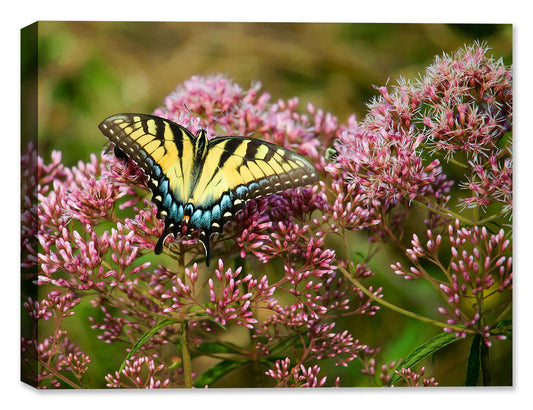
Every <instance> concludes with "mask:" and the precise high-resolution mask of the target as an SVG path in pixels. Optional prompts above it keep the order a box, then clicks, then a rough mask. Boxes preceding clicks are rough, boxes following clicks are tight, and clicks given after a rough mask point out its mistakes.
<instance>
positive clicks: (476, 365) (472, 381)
mask: <svg viewBox="0 0 533 410" xmlns="http://www.w3.org/2000/svg"><path fill="white" fill-rule="evenodd" d="M482 343H483V338H482V337H481V335H475V336H474V340H472V347H470V354H469V355H468V366H467V368H466V381H465V386H476V385H477V381H478V379H479V371H480V369H481V359H480V356H479V355H480V352H481V344H482Z"/></svg>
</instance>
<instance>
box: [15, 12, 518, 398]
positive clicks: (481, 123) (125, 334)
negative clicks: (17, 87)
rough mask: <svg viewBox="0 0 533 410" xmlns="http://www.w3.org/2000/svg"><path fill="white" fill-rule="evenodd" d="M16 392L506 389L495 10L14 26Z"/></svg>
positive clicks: (503, 141)
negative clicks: (472, 15) (434, 17)
mask: <svg viewBox="0 0 533 410" xmlns="http://www.w3.org/2000/svg"><path fill="white" fill-rule="evenodd" d="M21 47H22V48H21V97H22V98H21V118H22V123H21V132H22V135H21V154H22V157H21V305H22V310H21V311H22V313H21V329H20V333H21V335H20V336H21V354H20V355H21V374H20V377H21V380H22V381H23V382H24V383H27V384H29V385H31V386H33V387H36V388H39V389H117V388H121V389H151V388H165V389H181V388H285V387H300V388H309V387H320V388H326V387H342V388H346V387H350V388H354V387H392V386H394V387H429V388H432V387H435V386H454V387H457V386H511V385H512V384H513V369H512V353H513V349H512V347H513V345H512V272H513V264H512V245H513V243H512V242H513V241H512V234H513V231H512V212H513V186H512V171H513V155H512V125H513V120H512V112H513V69H512V26H511V25H506V24H486V25H479V24H478V25H473V24H472V25H469V24H462V25H453V24H358V23H353V24H349V23H342V24H340V23H339V24H336V23H335V24H334V23H327V24H326V23H238V22H234V23H215V22H212V23H209V22H203V23H186V22H168V23H166V22H158V23H156V22H91V21H86V22H68V21H44V22H36V23H34V24H31V25H30V26H28V27H25V28H23V29H22V30H21Z"/></svg>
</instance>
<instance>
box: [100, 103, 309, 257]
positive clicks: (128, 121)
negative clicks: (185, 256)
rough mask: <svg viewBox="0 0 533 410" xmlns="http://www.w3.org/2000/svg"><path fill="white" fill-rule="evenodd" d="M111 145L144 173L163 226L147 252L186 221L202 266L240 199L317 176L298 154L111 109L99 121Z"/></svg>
mask: <svg viewBox="0 0 533 410" xmlns="http://www.w3.org/2000/svg"><path fill="white" fill-rule="evenodd" d="M98 127H99V128H100V131H101V132H102V133H103V134H104V135H105V136H106V137H107V138H108V139H109V141H110V142H111V143H112V144H113V145H114V151H115V155H116V156H117V157H118V158H120V159H128V160H131V161H133V162H134V163H135V164H136V165H137V166H138V167H139V168H140V169H141V170H142V171H143V172H144V174H146V176H147V184H148V187H149V188H150V190H151V191H152V202H153V203H154V204H155V205H156V206H157V217H158V218H159V219H164V223H165V227H164V229H163V232H162V234H161V236H160V237H159V240H158V241H157V244H156V245H155V248H154V252H155V253H156V254H160V253H161V252H162V251H163V244H164V242H165V239H166V238H167V236H169V235H171V234H173V235H174V237H176V236H177V235H178V234H180V233H181V232H182V224H185V227H186V230H187V233H188V234H189V235H190V234H191V233H192V232H193V231H194V230H195V229H199V230H200V236H199V239H200V242H201V243H202V244H203V246H204V248H205V256H206V265H207V266H209V262H210V259H211V248H210V244H209V242H210V238H211V236H212V235H213V234H214V233H220V232H222V229H223V227H224V224H225V223H226V222H228V221H230V220H232V219H233V218H234V216H235V215H236V214H237V213H238V212H240V211H242V210H243V209H244V207H245V205H246V202H247V201H249V200H251V199H255V198H258V197H261V196H266V195H271V194H275V193H277V192H281V191H284V190H287V189H292V188H297V187H303V186H305V185H310V184H314V183H315V182H317V181H318V173H317V171H316V170H315V168H314V167H313V166H312V165H311V164H310V163H309V162H308V161H307V160H306V159H305V158H304V157H302V156H301V155H298V154H296V153H295V152H292V151H290V150H288V149H286V148H283V147H281V146H278V145H275V144H272V143H269V142H266V141H262V140H258V139H255V138H248V137H235V136H232V137H229V136H226V137H216V138H213V139H208V138H207V133H206V131H205V130H204V129H200V130H199V131H198V132H197V133H196V135H194V134H192V133H191V132H190V131H189V130H188V129H187V128H185V127H183V126H181V125H179V124H177V123H175V122H172V121H170V120H167V119H165V118H161V117H157V116H154V115H146V114H133V113H127V114H117V115H113V116H111V117H109V118H106V119H105V120H104V121H102V123H100V125H99V126H98Z"/></svg>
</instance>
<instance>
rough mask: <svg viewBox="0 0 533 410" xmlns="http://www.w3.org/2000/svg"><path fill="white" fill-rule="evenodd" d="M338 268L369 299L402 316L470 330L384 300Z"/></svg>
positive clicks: (443, 326)
mask: <svg viewBox="0 0 533 410" xmlns="http://www.w3.org/2000/svg"><path fill="white" fill-rule="evenodd" d="M339 270H340V271H341V272H342V274H343V275H344V276H345V277H346V278H347V279H348V280H349V281H350V282H352V283H353V284H354V285H355V286H357V287H358V288H359V290H361V292H363V293H364V294H365V295H366V296H368V297H369V298H370V299H372V300H373V301H374V302H376V303H378V304H380V305H381V306H384V307H386V308H389V309H391V310H393V311H395V312H398V313H400V314H402V315H404V316H408V317H410V318H413V319H417V320H420V321H422V322H427V323H431V324H432V325H435V326H438V327H440V328H449V329H453V330H457V331H460V332H464V331H467V332H469V333H470V332H471V331H469V330H466V329H465V328H463V327H459V326H453V325H449V324H447V323H443V322H439V321H437V320H433V319H430V318H428V317H425V316H421V315H418V314H416V313H413V312H410V311H409V310H405V309H402V308H401V307H398V306H396V305H393V304H392V303H390V302H387V301H386V300H383V299H380V298H378V297H376V296H375V295H374V294H373V293H372V292H370V291H369V290H368V289H367V288H365V287H364V286H363V285H362V284H361V283H360V282H359V281H358V280H357V279H355V278H354V277H353V276H352V275H350V273H349V272H348V271H347V270H346V269H344V268H343V267H342V266H339Z"/></svg>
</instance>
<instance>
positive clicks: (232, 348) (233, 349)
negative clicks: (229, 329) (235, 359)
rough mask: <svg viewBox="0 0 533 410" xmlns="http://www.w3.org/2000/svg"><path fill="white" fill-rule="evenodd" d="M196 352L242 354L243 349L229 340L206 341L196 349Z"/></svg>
mask: <svg viewBox="0 0 533 410" xmlns="http://www.w3.org/2000/svg"><path fill="white" fill-rule="evenodd" d="M194 350H195V351H196V352H200V353H204V354H216V353H236V354H239V355H242V349H241V348H240V347H239V346H237V345H235V344H233V343H229V342H206V343H202V344H201V345H200V346H198V347H196V348H195V349H194Z"/></svg>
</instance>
